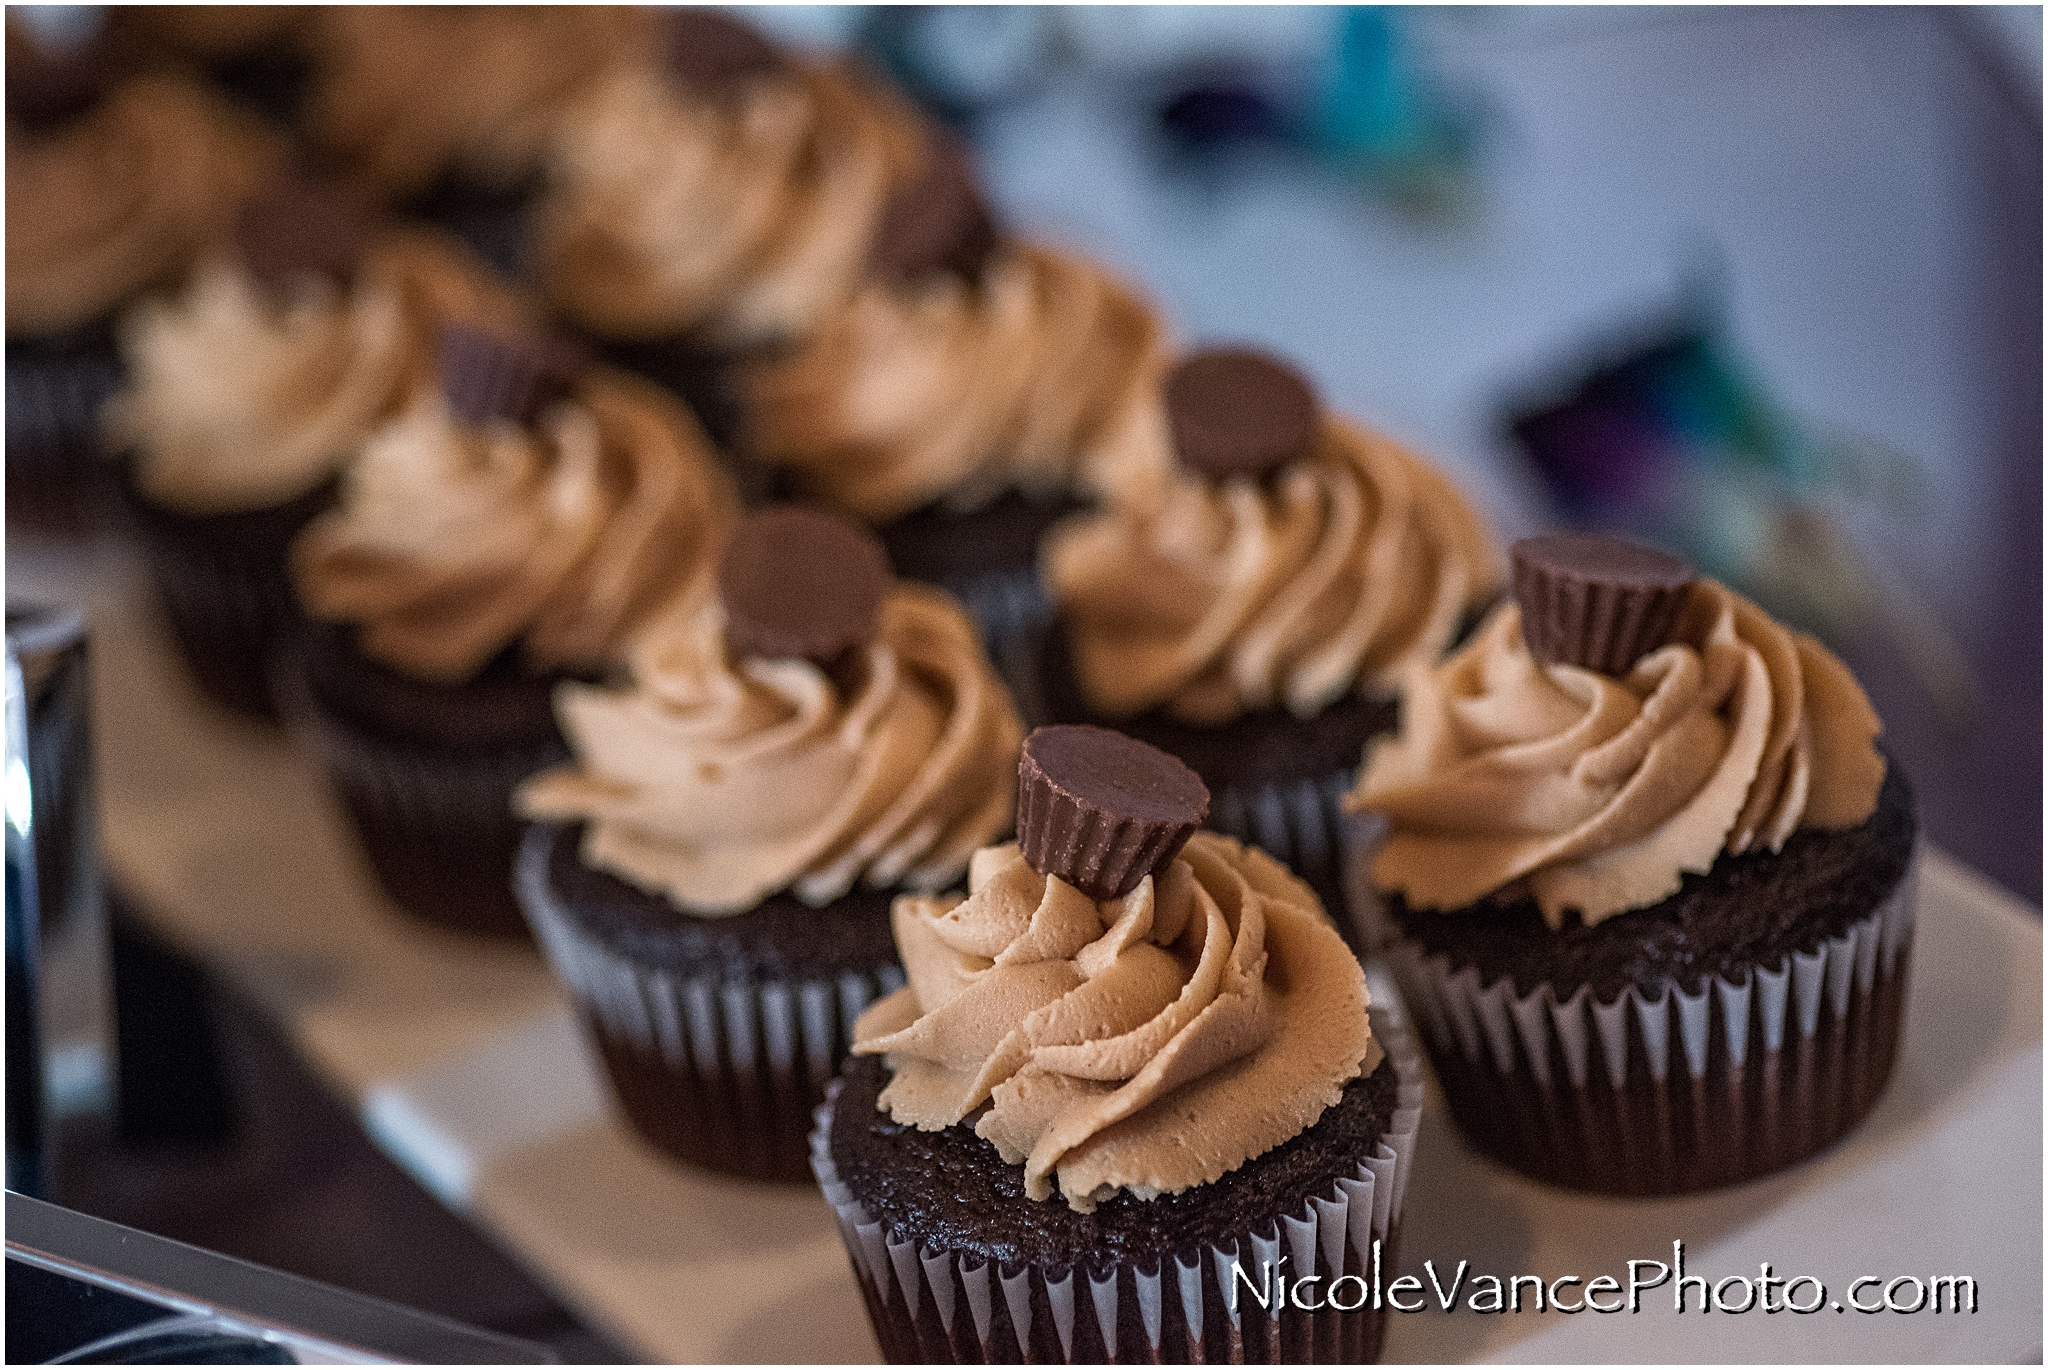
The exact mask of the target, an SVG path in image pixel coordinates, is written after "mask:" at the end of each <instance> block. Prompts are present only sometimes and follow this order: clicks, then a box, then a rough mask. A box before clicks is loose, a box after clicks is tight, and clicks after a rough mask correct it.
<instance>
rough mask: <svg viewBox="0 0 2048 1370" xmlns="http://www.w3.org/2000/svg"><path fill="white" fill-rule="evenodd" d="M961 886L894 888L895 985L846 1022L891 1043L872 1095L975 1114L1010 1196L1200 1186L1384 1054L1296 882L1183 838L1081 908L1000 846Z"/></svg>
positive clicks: (934, 1121)
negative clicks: (1127, 884) (1016, 1189)
mask: <svg viewBox="0 0 2048 1370" xmlns="http://www.w3.org/2000/svg"><path fill="white" fill-rule="evenodd" d="M968 891H969V892H968V896H967V898H966V899H965V900H964V901H963V900H961V899H960V898H959V896H957V895H956V896H951V897H948V898H943V899H932V898H914V897H905V898H900V899H898V900H897V901H896V904H895V907H894V910H893V913H892V917H893V921H894V931H895V936H896V946H897V950H898V952H899V953H900V954H901V955H902V958H903V964H904V969H905V971H906V972H907V973H908V976H909V984H908V985H907V986H906V987H905V988H903V989H901V990H899V991H897V992H896V993H895V994H893V995H891V996H889V997H888V998H886V999H884V1000H882V1001H881V1002H879V1003H877V1004H875V1005H873V1006H872V1007H870V1008H869V1009H868V1010H867V1012H866V1013H864V1014H862V1015H861V1017H860V1019H859V1021H858V1022H857V1023H856V1024H855V1026H854V1038H855V1041H854V1048H853V1049H854V1051H855V1052H856V1053H866V1054H873V1053H887V1055H888V1059H889V1065H890V1067H891V1069H892V1071H893V1072H894V1077H893V1079H892V1080H891V1082H890V1083H889V1085H888V1086H887V1088H886V1089H885V1090H884V1091H883V1093H882V1095H881V1098H880V1100H879V1101H878V1103H879V1106H880V1107H881V1108H883V1109H885V1110H886V1111H888V1112H889V1114H890V1115H891V1116H892V1117H893V1118H894V1119H895V1120H896V1121H897V1122H900V1123H906V1124H912V1125H915V1126H917V1127H919V1128H923V1129H925V1130H928V1131H935V1130H937V1129H940V1128H944V1127H948V1126H951V1125H953V1124H955V1123H959V1122H961V1121H963V1120H965V1119H967V1118H969V1117H971V1116H974V1115H975V1114H976V1112H977V1110H982V1111H981V1112H980V1114H979V1117H978V1120H977V1121H976V1122H975V1125H974V1127H975V1132H976V1133H977V1135H979V1136H981V1137H983V1138H985V1139H987V1140H988V1141H990V1142H992V1143H994V1144H995V1146H996V1148H997V1150H998V1151H999V1152H1000V1153H1001V1155H1002V1158H1003V1160H1004V1161H1006V1162H1008V1163H1010V1164H1017V1163H1020V1162H1021V1163H1022V1164H1023V1166H1024V1177H1025V1192H1026V1193H1027V1194H1029V1195H1030V1196H1031V1197H1032V1198H1035V1199H1045V1198H1048V1197H1050V1195H1051V1192H1052V1183H1053V1180H1054V1179H1055V1178H1057V1180H1058V1184H1059V1188H1060V1191H1061V1192H1062V1193H1063V1194H1064V1195H1065V1196H1066V1200H1067V1202H1068V1204H1069V1205H1070V1206H1072V1207H1074V1208H1076V1209H1080V1210H1082V1211H1084V1212H1085V1211H1087V1210H1090V1209H1092V1208H1093V1207H1094V1206H1095V1205H1096V1204H1097V1203H1098V1202H1100V1201H1101V1200H1102V1199H1104V1198H1107V1197H1108V1196H1110V1195H1111V1194H1113V1193H1115V1192H1116V1191H1117V1190H1119V1189H1123V1190H1129V1191H1130V1192H1131V1193H1133V1194H1135V1195H1137V1196H1138V1197H1140V1198H1152V1197H1155V1196H1157V1195H1160V1194H1168V1193H1178V1192H1179V1191H1181V1190H1183V1189H1186V1188H1188V1187H1190V1186H1192V1185H1197V1184H1206V1183H1212V1182H1214V1181H1216V1180H1218V1179H1221V1178H1222V1177H1223V1176H1224V1175H1225V1174H1227V1173H1229V1172H1230V1171H1232V1170H1234V1169H1236V1168H1237V1167H1238V1166H1241V1165H1242V1164H1244V1163H1245V1162H1246V1161H1247V1160H1250V1159H1251V1158H1253V1157H1255V1156H1259V1155H1262V1154H1264V1153H1265V1152H1267V1151H1269V1150H1271V1149H1272V1148H1273V1147H1276V1146H1278V1145H1280V1144H1281V1143H1282V1142H1285V1141H1287V1140H1288V1139H1289V1138H1291V1137H1293V1136H1295V1135H1296V1134H1297V1133H1299V1132H1301V1131H1302V1130H1303V1129H1305V1128H1307V1127H1309V1126H1310V1125H1312V1124H1313V1123H1314V1122H1315V1121H1316V1119H1317V1118H1319V1117H1321V1116H1322V1113H1323V1110H1324V1109H1325V1108H1327V1107H1329V1106H1330V1105H1332V1104H1334V1103H1335V1102H1336V1101H1337V1100H1338V1098H1339V1097H1340V1096H1341V1094H1342V1091H1343V1086H1344V1082H1345V1081H1346V1080H1349V1079H1351V1078H1352V1077H1353V1076H1355V1075H1357V1074H1359V1073H1360V1072H1361V1071H1370V1070H1372V1069H1373V1068H1374V1067H1375V1066H1376V1065H1377V1064H1378V1060H1379V1056H1380V1049H1379V1047H1378V1044H1377V1043H1376V1042H1374V1041H1373V1040H1372V1035H1371V1029H1370V1028H1369V1027H1368V1025H1367V1020H1366V1012H1365V1011H1366V1005H1367V994H1366V987H1365V980H1364V976H1363V974H1362V973H1361V972H1360V970H1359V968H1358V963H1357V961H1356V960H1354V959H1353V957H1352V956H1351V954H1350V952H1349V951H1348V950H1346V948H1345V946H1344V944H1343V941H1342V940H1341V939H1340V938H1339V937H1338V936H1337V934H1336V932H1335V931H1334V930H1332V929H1331V928H1330V926H1329V924H1328V923H1327V922H1326V921H1325V919H1324V917H1323V915H1322V911H1321V908H1320V906H1319V905H1318V903H1317V901H1316V898H1315V896H1314V895H1313V894H1312V893H1310V891H1309V890H1308V889H1307V887H1306V886H1304V885H1302V884H1301V882H1300V881H1298V880H1296V879H1295V878H1294V877H1293V876H1292V875H1290V874H1288V873H1287V871H1286V870H1285V869H1284V868H1283V867H1281V866H1280V865H1279V863H1277V862H1275V861H1273V860H1272V859H1271V858H1270V857H1268V856H1266V855H1265V854H1264V853H1263V852H1260V851H1257V850H1256V849H1251V850H1248V849H1246V848H1244V847H1242V846H1240V845H1239V844H1238V843H1237V842H1235V841H1233V840H1232V839H1230V838H1228V837H1223V836H1220V835H1218V834H1215V833H1208V832H1198V833H1195V834H1194V835H1193V836H1191V837H1190V838H1189V839H1188V841H1187V845H1186V846H1185V847H1183V848H1182V849H1181V852H1180V854H1179V856H1177V857H1175V858H1174V859H1173V860H1172V861H1171V862H1170V863H1169V864H1167V866H1166V867H1165V869H1164V870H1163V871H1161V872H1159V873H1158V874H1156V875H1147V876H1146V877H1145V878H1144V879H1143V880H1142V881H1141V882H1140V883H1139V885H1138V886H1137V888H1136V889H1134V890H1132V891H1131V892H1130V893H1129V894H1127V895H1125V896H1123V897H1122V898H1120V899H1112V900H1109V901H1107V902H1105V903H1097V902H1095V901H1094V900H1091V899H1089V898H1088V897H1087V896H1085V895H1083V894H1081V893H1080V892H1079V891H1078V890H1076V889H1074V887H1073V886H1071V885H1069V884H1067V883H1066V882H1065V881H1064V880H1062V879H1060V878H1059V877H1058V876H1057V875H1054V876H1045V875H1041V874H1039V873H1038V872H1037V871H1035V870H1033V869H1032V868H1031V866H1030V864H1029V863H1028V862H1026V860H1025V859H1024V856H1023V855H1022V853H1021V852H1020V851H1019V850H1018V848H1017V846H1016V845H1015V844H1008V845H1004V846H1001V847H992V848H988V849H986V850H983V851H979V852H977V853H975V856H974V860H973V863H972V865H971V866H970V868H969V873H968Z"/></svg>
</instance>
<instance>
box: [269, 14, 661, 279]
mask: <svg viewBox="0 0 2048 1370" xmlns="http://www.w3.org/2000/svg"><path fill="white" fill-rule="evenodd" d="M653 27H654V20H653V18H652V16H651V14H650V13H649V12H648V11H646V10H644V9H641V8H638V7H634V6H624V5H452V6H440V5H332V6H328V7H326V8H325V9H324V10H323V12H322V13H321V15H320V17H319V19H318V20H317V22H316V23H315V25H314V26H313V30H312V33H311V35H310V43H311V46H312V49H313V63H314V76H313V87H312V92H311V94H310V96H309V98H308V100H307V111H306V123H307V126H308V128H309V130H310V133H311V136H312V138H313V141H314V142H315V144H316V145H317V146H319V147H320V148H321V149H322V151H323V152H324V153H325V154H326V155H327V156H329V157H330V158H332V159H333V160H334V161H335V163H336V164H337V165H339V166H342V167H345V168H347V169H348V170H349V172H350V173H351V174H352V175H355V176H357V177H359V178H361V179H362V180H363V181H364V182H365V183H366V184H369V185H373V186H375V187H377V188H378V189H379V190H381V191H382V192H383V193H384V195H385V196H386V197H387V198H388V199H389V200H391V201H392V202H394V203H400V204H404V205H406V206H407V207H408V208H409V209H411V210H412V211H413V212H415V213H417V214H420V215H422V216H423V217H425V218H427V219H428V220H429V221H431V222H433V223H435V224H437V225H438V226H439V227H442V228H445V229H447V230H449V231H451V232H454V233H456V234H458V235H459V236H462V237H463V238H465V239H466V240H467V241H468V242H469V243H470V245H471V246H472V247H474V248H475V249H476V250H477V251H478V252H479V253H481V254H482V255H483V256H484V257H485V258H486V259H487V260H489V261H490V262H491V263H492V265H494V266H496V267H497V268H498V269H500V270H502V271H506V272H508V273H513V274H521V273H523V271H524V268H525V266H526V259H527V255H528V243H527V228H526V209H527V206H528V204H529V203H530V201H531V199H532V195H533V193H534V191H535V189H536V186H537V177H538V176H539V173H540V170H541V167H542V164H543V163H544V161H545V160H546V153H547V147H548V144H549V142H550V140H551V139H552V138H553V137H554V136H555V132H556V129H557V127H558V125H559V123H560V121H561V119H562V118H563V117H564V115H565V113H566V112H567V111H568V110H569V109H570V108H571V107H572V106H573V105H574V104H575V103H576V101H577V100H579V99H580V98H581V97H582V95H583V93H584V92H585V91H586V90H587V89H588V88H589V87H590V86H591V84H592V83H593V82H595V81H596V80H598V79H599V78H600V77H601V75H602V74H603V73H604V71H605V70H606V69H607V68H608V67H609V66H610V65H611V64H612V63H613V62H615V61H618V60H621V59H622V58H624V57H626V56H628V55H630V54H632V53H634V52H637V51H638V50H639V49H640V48H642V47H643V46H645V44H646V43H647V42H648V40H649V37H650V35H651V32H652V30H653Z"/></svg>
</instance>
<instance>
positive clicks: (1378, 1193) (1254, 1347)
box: [811, 1004, 1422, 1365]
mask: <svg viewBox="0 0 2048 1370" xmlns="http://www.w3.org/2000/svg"><path fill="white" fill-rule="evenodd" d="M1372 1024H1373V1032H1374V1034H1375V1035H1376V1036H1377V1037H1378V1038H1379V1040H1380V1042H1381V1045H1382V1048H1383V1049H1384V1050H1385V1051H1386V1053H1387V1056H1388V1058H1389V1059H1390V1060H1391V1061H1392V1062H1393V1066H1394V1071H1395V1077H1396V1079H1397V1080H1398V1081H1399V1094H1398V1095H1397V1099H1398V1106H1397V1107H1396V1109H1395V1112H1394V1116H1393V1117H1392V1118H1391V1119H1390V1120H1389V1122H1388V1125H1387V1130H1386V1132H1385V1133H1384V1134H1383V1135H1382V1136H1381V1138H1380V1142H1379V1146H1378V1148H1377V1149H1376V1151H1375V1153H1374V1154H1373V1155H1372V1156H1371V1157H1368V1158H1367V1159H1365V1160H1363V1161H1361V1162H1360V1163H1359V1165H1358V1167H1357V1169H1356V1170H1355V1171H1354V1172H1353V1173H1352V1174H1351V1175H1348V1176H1343V1177H1340V1178H1338V1179H1336V1180H1334V1181H1332V1183H1331V1186H1330V1189H1329V1192H1328V1193H1327V1194H1325V1195H1322V1196H1320V1197H1316V1198H1311V1199H1309V1200H1308V1201H1307V1202H1306V1204H1304V1205H1303V1208H1302V1210H1301V1211H1300V1212H1298V1213H1291V1214H1276V1215H1273V1217H1271V1218H1269V1219H1267V1220H1266V1221H1265V1222H1263V1223H1262V1224H1260V1225H1259V1226H1258V1227H1255V1228H1252V1229H1250V1230H1247V1231H1244V1232H1240V1233H1236V1234H1234V1235H1233V1236H1231V1237H1230V1238H1227V1239H1225V1240H1223V1241H1221V1242H1215V1243H1209V1244H1204V1245H1201V1246H1199V1247H1196V1248H1193V1249H1190V1250H1187V1251H1182V1252H1178V1253H1176V1255H1175V1256H1174V1258H1173V1259H1172V1260H1171V1261H1163V1262H1160V1263H1158V1264H1157V1265H1155V1266H1152V1267H1150V1268H1148V1267H1147V1266H1146V1265H1145V1264H1144V1263H1142V1262H1120V1261H1114V1260H1111V1261H1108V1262H1106V1263H1104V1264H1101V1265H1082V1266H1078V1267H1077V1266H1058V1267H1048V1266H1044V1265H1040V1264H1035V1263H1034V1264H1026V1265H1023V1266H1021V1267H1019V1268H1015V1269H1013V1268H1011V1267H1009V1266H1008V1265H1006V1264H1002V1263H997V1262H989V1261H983V1260H981V1259H979V1258H978V1257H975V1256H971V1255H968V1254H965V1253H961V1252H955V1251H948V1250H944V1249H940V1248H937V1247H932V1246H929V1245H922V1244H920V1243H919V1242H917V1241H915V1240H904V1241H898V1240H895V1239H893V1238H891V1237H890V1236H889V1234H888V1232H887V1231H886V1230H885V1228H884V1226H883V1224H882V1223H881V1222H880V1221H878V1220H875V1219H873V1218H871V1217H870V1216H869V1214H868V1212H867V1210H866V1208H865V1207H864V1206H863V1205H862V1204H861V1202H860V1201H859V1200H858V1199H857V1198H855V1197H854V1195H853V1193H852V1191H851V1190H850V1189H849V1188H848V1187H847V1186H846V1185H845V1183H844V1182H842V1181H841V1180H840V1179H839V1174H838V1167H837V1166H836V1164H835V1163H834V1161H833V1159H832V1155H831V1129H832V1110H833V1107H834V1104H835V1102H836V1099H837V1095H838V1082H837V1081H834V1083H833V1089H832V1091H831V1093H830V1094H829V1095H828V1096H827V1098H826V1101H825V1103H824V1104H823V1105H822V1106H820V1108H819V1109H818V1114H817V1126H816V1128H815V1129H814V1130H813V1131H812V1133H811V1168H812V1169H813V1171H815V1172H816V1174H817V1177H818V1183H819V1185H820V1186H821V1187H822V1188H823V1189H824V1192H825V1199H826V1201H827V1202H828V1203H830V1204H831V1205H832V1211H833V1213H834V1214H835V1215H836V1216H837V1218H838V1220H839V1232H840V1236H841V1237H842V1239H843V1240H844V1241H845V1243H846V1251H847V1256H848V1258H849V1259H850V1260H851V1262H852V1264H853V1274H854V1279H855V1280H856V1282H857V1283H858V1284H859V1285H860V1290H861V1296H862V1299H863V1301H864V1302H865V1303H866V1304H867V1309H868V1317H869V1319H870V1320H871V1322H872V1323H873V1325H874V1329H875V1338H876V1340H877V1341H878V1342H880V1344H881V1348H882V1354H883V1356H884V1358H885V1359H887V1360H888V1361H890V1362H891V1363H893V1364H915V1363H952V1364H972V1363H987V1364H994V1363H998V1362H1013V1363H1014V1362H1021V1361H1029V1362H1039V1363H1046V1362H1049V1363H1054V1364H1069V1365H1083V1364H1095V1363H1105V1362H1118V1363H1125V1362H1137V1363H1150V1364H1161V1363H1178V1364H1198V1363H1201V1362H1204V1361H1223V1362H1228V1363H1231V1364H1245V1363H1259V1362H1264V1363H1279V1362H1293V1363H1314V1364H1336V1363H1351V1362H1358V1361H1368V1360H1373V1359H1375V1358H1377V1356H1378V1354H1379V1350H1380V1346H1381V1344H1382V1342H1383V1341H1384V1339H1385V1335H1386V1316H1387V1315H1386V1311H1385V1308H1384V1306H1382V1307H1379V1308H1375V1307H1373V1306H1372V1303H1371V1300H1370V1298H1369V1297H1366V1295H1367V1292H1368V1291H1369V1289H1370V1286H1371V1284H1372V1281H1373V1276H1374V1273H1375V1270H1376V1269H1377V1270H1379V1271H1383V1272H1384V1274H1385V1278H1387V1279H1391V1278H1392V1277H1393V1272H1394V1271H1395V1269H1396V1268H1397V1263H1396V1259H1395V1257H1396V1250H1395V1248H1396V1244H1397V1242H1398V1239H1399V1235H1400V1230H1401V1207H1402V1200H1403V1198H1404V1196H1405V1193H1406V1190H1407V1185H1408V1177H1409V1174H1410V1172H1411V1169H1412V1166H1413V1162H1414V1154H1415V1138H1416V1131H1417V1129H1418V1127H1419V1126H1420V1123H1421V1118H1422V1075H1421V1068H1422V1062H1421V1059H1420V1057H1419V1056H1418V1054H1417V1051H1416V1048H1415V1045H1414V1042H1413V1039H1412V1038H1411V1036H1410V1034H1409V1033H1408V1030H1407V1028H1406V1027H1405V1025H1404V1024H1403V1023H1402V1020H1401V1016H1400V1013H1399V1011H1398V1009H1397V1008H1396V1007H1395V1006H1393V1005H1380V1004H1375V1005H1374V1006H1373V1009H1372ZM1049 1202H1058V1200H1051V1201H1049ZM1283 1259H1284V1260H1285V1261H1286V1264H1285V1265H1282V1264H1281V1262H1282V1261H1283ZM1240 1266H1242V1268H1243V1270H1244V1272H1245V1273H1244V1276H1243V1277H1242V1278H1240V1277H1239V1275H1238V1270H1239V1268H1240ZM1269 1271H1283V1272H1285V1273H1286V1274H1287V1279H1288V1286H1287V1287H1288V1288H1292V1287H1294V1286H1293V1281H1294V1280H1295V1279H1296V1278H1298V1277H1303V1276H1306V1275H1307V1274H1309V1273H1311V1272H1313V1273H1314V1274H1315V1275H1317V1276H1319V1277H1321V1280H1322V1283H1321V1285H1320V1287H1319V1288H1320V1290H1322V1291H1327V1290H1329V1289H1331V1287H1332V1282H1333V1281H1334V1280H1336V1279H1338V1278H1340V1277H1342V1276H1347V1275H1348V1276H1354V1277H1356V1278H1357V1281H1358V1283H1357V1285H1356V1286H1355V1288H1356V1290H1357V1292H1358V1295H1359V1296H1360V1297H1361V1298H1362V1300H1363V1302H1362V1305H1361V1306H1358V1307H1355V1308H1352V1309H1349V1310H1340V1309H1338V1308H1334V1307H1329V1306H1324V1307H1321V1308H1319V1309H1316V1310H1314V1311H1310V1310H1306V1309H1303V1308H1301V1307H1299V1306H1298V1305H1297V1304H1295V1303H1292V1302H1287V1301H1286V1300H1284V1299H1273V1298H1272V1297H1271V1296H1272V1293H1273V1285H1272V1284H1271V1283H1270V1282H1269V1277H1268V1272H1269ZM1247 1282H1249V1286H1250V1288H1251V1289H1254V1290H1258V1291H1262V1292H1264V1293H1265V1294H1266V1295H1267V1296H1268V1302H1269V1304H1270V1306H1267V1307H1262V1306H1261V1304H1260V1302H1259V1299H1258V1297H1257V1295H1256V1294H1254V1293H1250V1292H1247ZM1350 1292H1351V1290H1350V1289H1349V1288H1347V1289H1346V1293H1347V1296H1348V1295H1349V1294H1350ZM1315 1301H1316V1300H1315V1299H1314V1297H1313V1296H1312V1297H1311V1302H1315ZM1283 1304H1284V1306H1282V1305H1283Z"/></svg>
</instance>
